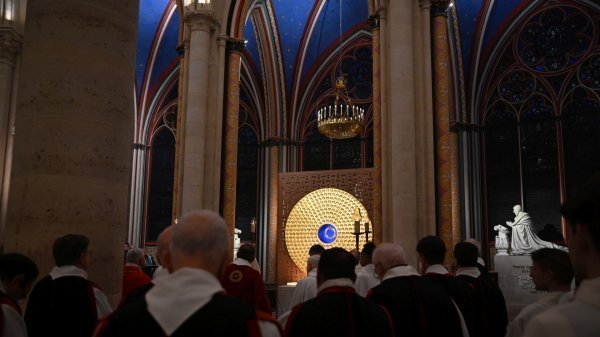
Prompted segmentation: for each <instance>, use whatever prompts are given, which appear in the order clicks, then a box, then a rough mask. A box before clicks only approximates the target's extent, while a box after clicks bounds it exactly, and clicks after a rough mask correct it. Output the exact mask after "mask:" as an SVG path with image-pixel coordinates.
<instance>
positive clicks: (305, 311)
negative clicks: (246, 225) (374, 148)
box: [0, 180, 600, 337]
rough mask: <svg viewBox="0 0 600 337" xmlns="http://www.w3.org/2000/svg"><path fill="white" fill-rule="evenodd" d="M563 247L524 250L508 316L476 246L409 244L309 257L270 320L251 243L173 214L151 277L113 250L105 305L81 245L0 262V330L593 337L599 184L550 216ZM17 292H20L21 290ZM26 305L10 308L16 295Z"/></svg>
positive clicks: (203, 218) (204, 218)
mask: <svg viewBox="0 0 600 337" xmlns="http://www.w3.org/2000/svg"><path fill="white" fill-rule="evenodd" d="M561 211H562V214H563V216H564V217H565V219H566V220H567V224H568V225H567V240H568V245H569V252H568V253H567V252H565V251H563V250H558V249H554V248H542V249H539V250H536V251H534V252H533V253H532V255H531V259H532V263H533V266H532V268H531V277H532V279H533V282H534V284H535V287H536V289H537V290H539V291H544V292H547V293H544V295H543V296H540V298H539V301H538V302H535V303H532V304H531V305H529V306H527V307H525V308H524V309H523V310H522V311H521V312H520V313H519V315H518V316H517V317H516V318H515V319H514V320H512V321H511V322H510V323H509V322H508V317H507V310H506V303H505V300H504V297H503V294H502V292H501V291H500V289H499V288H498V286H497V285H496V284H495V283H494V282H493V281H492V279H491V278H490V277H489V275H488V273H487V270H486V269H485V266H484V265H482V260H480V259H479V247H478V246H477V245H478V243H477V242H476V241H473V240H467V241H465V242H460V243H458V244H456V245H455V247H453V257H454V261H453V268H452V269H453V270H452V271H449V270H448V269H447V268H446V267H445V266H444V265H443V261H444V258H445V257H446V253H447V252H446V246H445V244H444V242H443V241H442V240H441V239H440V238H438V237H436V236H426V237H423V238H422V239H421V240H419V242H418V244H417V246H416V253H417V254H418V256H419V261H420V262H419V265H418V266H417V267H414V266H411V265H409V263H408V261H407V257H406V252H405V250H404V248H403V247H402V246H400V245H399V244H396V243H389V242H384V243H380V244H378V245H377V246H376V245H375V244H374V243H372V242H369V243H367V244H365V245H364V246H363V247H362V250H361V251H360V253H359V254H358V258H357V256H355V255H353V254H352V253H351V252H349V251H346V250H345V249H343V248H330V249H324V248H323V247H322V246H320V245H315V246H313V247H311V249H310V250H309V257H308V259H307V266H306V273H307V276H306V277H305V278H303V279H302V280H300V281H299V282H298V285H297V287H296V288H295V292H294V294H293V296H292V306H291V308H290V309H289V310H288V311H287V312H286V313H284V314H283V315H281V317H279V319H278V320H277V319H275V318H274V317H273V315H272V308H271V303H270V301H269V298H268V296H267V293H266V290H265V285H264V283H263V280H262V276H261V275H260V272H259V271H257V270H256V268H255V267H253V264H254V263H255V262H256V259H255V250H254V247H253V246H252V245H242V246H241V247H240V249H239V250H238V252H237V256H236V259H235V260H234V261H233V263H232V262H231V260H232V259H231V254H230V250H229V249H230V246H229V235H228V230H227V226H226V224H225V221H224V220H223V218H222V217H221V216H219V215H218V214H217V213H214V212H212V211H207V210H199V211H192V212H190V213H188V214H185V215H184V216H183V217H182V218H181V219H179V221H178V223H177V224H175V225H173V226H170V227H168V228H167V229H165V230H164V231H163V232H162V233H161V235H160V236H159V238H158V247H157V258H158V260H159V262H160V264H161V269H160V270H158V271H156V272H155V275H154V277H153V278H150V277H149V276H147V275H146V274H145V273H144V272H143V270H142V267H143V266H144V263H145V262H144V260H145V258H144V252H143V251H142V250H141V249H137V248H131V249H130V250H129V251H128V252H127V254H126V256H125V266H124V274H123V287H122V289H123V290H122V298H121V301H120V302H119V304H118V306H117V308H116V309H115V310H114V311H113V309H112V308H111V306H110V305H109V302H108V300H107V297H106V295H105V294H104V293H103V292H102V290H101V289H100V287H98V285H96V284H95V283H94V282H92V281H91V280H89V279H88V274H87V269H88V267H89V265H90V262H91V261H90V254H89V245H90V240H89V238H87V237H85V236H83V235H78V234H67V235H64V236H62V237H59V238H57V239H56V240H55V242H54V244H53V247H52V254H53V258H54V262H55V266H54V267H53V268H52V270H51V271H50V273H49V274H48V275H46V276H44V277H42V278H41V279H40V280H39V281H37V283H35V284H34V282H35V280H36V279H37V277H38V273H39V271H38V268H37V266H36V264H35V263H34V262H33V261H32V260H31V259H30V258H28V257H26V256H24V255H22V254H18V253H7V254H3V255H0V281H1V282H0V307H1V310H0V334H1V335H0V336H10V337H26V336H30V337H37V336H46V335H57V336H73V337H75V336H78V337H82V336H98V337H111V336H147V337H151V336H193V335H203V336H204V335H206V336H457V337H458V336H472V337H473V336H476V337H479V336H486V337H487V336H494V337H495V336H498V337H501V336H508V337H516V336H527V337H530V336H597V335H598V331H600V181H599V180H596V181H595V182H593V183H592V184H590V185H589V186H587V187H586V188H585V189H584V190H583V191H582V192H581V193H580V194H578V195H577V196H576V197H574V198H573V199H572V200H569V201H567V202H565V203H564V204H563V206H562V208H561ZM30 290H31V291H30ZM28 293H29V298H28V301H27V305H26V310H25V312H24V314H22V313H21V306H20V305H19V303H18V302H19V301H21V300H23V299H24V298H26V297H27V294H28Z"/></svg>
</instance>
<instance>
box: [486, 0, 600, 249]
mask: <svg viewBox="0 0 600 337" xmlns="http://www.w3.org/2000/svg"><path fill="white" fill-rule="evenodd" d="M593 17H595V18H596V19H594V18H593ZM598 17H600V13H598V12H594V11H593V10H592V11H590V10H589V9H588V8H583V7H577V6H575V5H568V4H558V3H550V2H549V3H544V4H542V5H541V6H540V7H538V8H537V9H536V10H535V11H534V12H532V13H531V14H530V15H529V16H528V18H527V19H526V20H524V23H523V24H522V25H521V26H520V27H519V28H518V29H517V30H516V31H515V32H514V33H513V35H512V36H511V38H509V39H507V42H506V44H505V46H504V47H503V48H504V49H503V50H502V51H501V52H500V53H499V54H498V55H499V57H497V58H496V62H497V63H496V65H495V70H494V71H493V72H492V73H493V75H492V77H491V78H490V80H489V82H488V83H490V84H488V85H486V87H487V88H488V91H487V93H486V94H485V95H484V96H485V97H486V100H485V103H484V104H485V107H484V109H483V110H482V111H483V113H484V115H483V120H484V135H483V140H484V144H485V145H484V153H483V158H484V166H483V167H484V168H485V169H484V170H485V189H486V203H485V204H486V208H485V209H486V215H487V216H486V218H487V225H488V227H487V230H488V233H489V234H490V235H489V238H490V239H492V237H493V233H494V232H493V230H491V227H493V226H494V225H496V224H498V223H503V222H504V221H506V220H510V219H512V217H513V215H512V214H511V210H512V206H514V205H515V204H522V205H523V207H524V210H525V211H527V212H528V213H530V215H531V216H532V219H533V221H534V226H535V229H536V230H540V229H541V228H543V227H544V226H545V225H547V224H552V225H554V226H555V228H557V229H558V228H560V224H561V217H560V212H559V208H560V204H561V201H562V200H564V199H565V198H568V197H569V196H570V195H572V194H573V193H575V192H576V191H577V190H578V189H579V188H580V187H581V185H582V184H583V183H584V182H585V181H586V180H587V179H589V178H590V177H591V176H592V175H593V173H595V172H598V171H600V44H599V37H598V32H599V29H600V27H599V24H598V20H597V18H598Z"/></svg>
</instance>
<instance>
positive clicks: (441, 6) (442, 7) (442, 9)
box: [431, 0, 450, 16]
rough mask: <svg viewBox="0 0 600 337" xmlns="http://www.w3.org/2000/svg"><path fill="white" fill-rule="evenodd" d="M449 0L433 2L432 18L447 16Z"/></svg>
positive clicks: (432, 0)
mask: <svg viewBox="0 0 600 337" xmlns="http://www.w3.org/2000/svg"><path fill="white" fill-rule="evenodd" d="M448 5H450V1H449V0H431V16H447V15H448V14H447V13H446V12H447V10H448Z"/></svg>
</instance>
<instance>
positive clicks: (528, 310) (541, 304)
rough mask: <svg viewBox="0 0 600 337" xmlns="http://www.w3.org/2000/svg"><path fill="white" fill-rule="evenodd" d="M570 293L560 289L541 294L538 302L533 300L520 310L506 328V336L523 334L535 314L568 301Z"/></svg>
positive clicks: (511, 336) (518, 336) (514, 336)
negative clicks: (559, 290)
mask: <svg viewBox="0 0 600 337" xmlns="http://www.w3.org/2000/svg"><path fill="white" fill-rule="evenodd" d="M568 295H569V294H568V293H563V292H558V291H555V292H550V293H544V294H541V295H540V298H539V299H538V300H537V302H533V303H531V304H529V305H528V306H526V307H524V308H523V309H521V312H519V314H518V315H517V317H515V318H514V319H513V320H512V321H511V322H510V324H508V327H507V328H506V337H520V336H523V333H524V332H525V327H526V326H527V323H529V321H530V320H531V318H533V316H535V315H537V314H539V313H541V312H543V311H546V310H548V309H550V308H551V307H553V306H555V305H557V304H559V303H563V302H564V301H566V298H567V297H568ZM563 299H564V300H563Z"/></svg>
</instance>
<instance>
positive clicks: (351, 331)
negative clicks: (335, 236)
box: [285, 248, 393, 337]
mask: <svg viewBox="0 0 600 337" xmlns="http://www.w3.org/2000/svg"><path fill="white" fill-rule="evenodd" d="M355 266H356V259H355V258H354V257H353V256H352V254H350V253H349V252H347V251H346V250H344V249H343V248H331V249H328V250H326V251H325V252H323V254H321V259H320V260H319V267H318V268H317V285H318V287H319V288H318V289H319V293H318V295H317V297H315V298H313V299H311V300H308V301H306V302H304V303H302V304H298V305H296V306H295V307H294V308H293V309H292V313H291V314H290V316H289V318H288V320H287V324H286V327H285V335H286V336H290V337H296V336H298V337H300V336H302V337H304V336H315V337H319V336H323V337H325V336H354V337H362V336H365V337H367V336H381V337H389V336H392V335H393V334H392V327H391V323H390V321H389V319H388V317H389V316H388V314H387V313H386V312H385V309H383V308H382V307H380V306H377V305H375V304H374V303H372V302H370V301H367V300H366V299H364V298H362V297H361V296H359V295H357V294H356V292H355V291H354V280H355V279H356V274H355V273H354V267H355Z"/></svg>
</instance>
